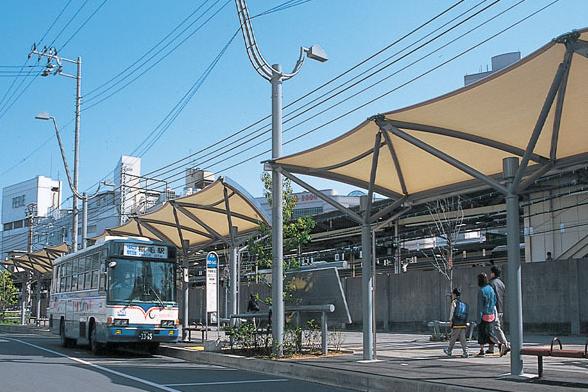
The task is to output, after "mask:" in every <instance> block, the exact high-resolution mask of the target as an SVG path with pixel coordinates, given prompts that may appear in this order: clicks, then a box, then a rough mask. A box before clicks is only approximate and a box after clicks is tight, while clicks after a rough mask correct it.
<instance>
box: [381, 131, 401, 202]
mask: <svg viewBox="0 0 588 392" xmlns="http://www.w3.org/2000/svg"><path fill="white" fill-rule="evenodd" d="M378 126H380V124H379V123H378ZM380 134H382V135H384V140H386V145H387V146H388V151H389V152H390V155H391V156H392V161H393V162H394V168H396V174H397V175H398V181H399V182H400V187H401V188H402V193H403V194H404V195H405V196H406V195H408V191H407V188H406V181H404V174H402V169H401V168H400V161H399V160H398V155H397V154H396V149H395V148H394V144H392V139H391V138H390V135H388V132H386V131H385V130H383V129H382V128H381V127H380Z"/></svg>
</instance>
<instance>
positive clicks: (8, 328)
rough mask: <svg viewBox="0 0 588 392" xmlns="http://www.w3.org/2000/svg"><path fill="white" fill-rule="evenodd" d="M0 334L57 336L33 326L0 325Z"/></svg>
mask: <svg viewBox="0 0 588 392" xmlns="http://www.w3.org/2000/svg"><path fill="white" fill-rule="evenodd" d="M0 333H26V334H36V335H43V336H56V335H53V334H52V333H51V331H50V330H49V329H48V328H47V329H42V328H38V327H35V326H31V325H0Z"/></svg>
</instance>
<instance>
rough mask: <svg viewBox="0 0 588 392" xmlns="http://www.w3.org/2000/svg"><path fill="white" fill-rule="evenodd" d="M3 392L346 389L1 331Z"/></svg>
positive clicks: (0, 380) (0, 379) (306, 391)
mask: <svg viewBox="0 0 588 392" xmlns="http://www.w3.org/2000/svg"><path fill="white" fill-rule="evenodd" d="M0 391H1V392H21V391H23V392H25V391H26V392H53V391H55V392H69V391H84V392H86V391H88V392H91V391H100V392H105V391H125V392H130V391H168V392H175V391H238V392H247V391H255V392H263V391H279V392H287V391H304V392H314V391H317V392H318V391H324V392H331V391H332V392H334V391H346V390H345V389H341V388H333V387H328V386H324V385H320V384H314V383H310V382H304V381H299V380H294V379H290V378H286V377H278V376H273V375H266V374H262V373H255V372H248V371H242V370H235V369H229V368H225V367H220V366H213V365H206V364H198V363H193V362H186V361H183V360H181V359H176V358H171V357H166V356H161V355H153V356H152V355H147V354H139V353H130V352H127V351H111V352H109V353H107V354H105V355H103V356H94V355H92V354H91V353H90V352H89V351H88V350H87V349H86V348H85V347H77V348H62V347H61V346H60V344H59V340H58V339H57V338H54V337H45V336H39V335H21V334H0Z"/></svg>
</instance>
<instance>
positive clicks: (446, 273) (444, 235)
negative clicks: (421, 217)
mask: <svg viewBox="0 0 588 392" xmlns="http://www.w3.org/2000/svg"><path fill="white" fill-rule="evenodd" d="M427 210H428V212H429V216H430V217H431V220H432V221H433V223H434V226H433V229H432V230H431V235H432V237H433V241H434V242H433V249H432V251H431V252H430V253H431V254H427V252H424V253H425V254H426V255H427V256H429V257H431V264H432V265H433V267H435V269H436V270H437V271H438V272H439V273H440V274H441V275H442V276H443V277H444V278H445V279H447V281H448V283H449V292H451V291H452V290H453V256H454V255H455V251H456V248H455V245H456V244H457V239H458V237H459V235H460V233H461V231H462V228H463V218H464V213H463V207H462V199H461V197H459V196H456V197H450V198H445V199H440V200H437V201H435V202H431V203H429V204H427Z"/></svg>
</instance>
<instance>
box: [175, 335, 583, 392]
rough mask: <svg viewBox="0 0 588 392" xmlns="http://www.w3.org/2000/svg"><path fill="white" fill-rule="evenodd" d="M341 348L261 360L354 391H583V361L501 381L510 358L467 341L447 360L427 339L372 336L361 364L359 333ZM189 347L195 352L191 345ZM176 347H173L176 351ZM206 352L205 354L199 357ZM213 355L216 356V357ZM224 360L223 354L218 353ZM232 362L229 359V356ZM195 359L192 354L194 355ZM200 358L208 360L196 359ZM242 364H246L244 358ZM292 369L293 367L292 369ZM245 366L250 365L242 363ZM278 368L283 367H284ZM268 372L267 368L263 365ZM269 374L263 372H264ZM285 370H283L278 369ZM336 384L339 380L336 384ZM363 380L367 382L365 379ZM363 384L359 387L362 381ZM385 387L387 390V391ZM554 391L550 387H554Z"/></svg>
mask: <svg viewBox="0 0 588 392" xmlns="http://www.w3.org/2000/svg"><path fill="white" fill-rule="evenodd" d="M344 336H345V342H344V343H343V345H342V348H344V349H346V350H353V352H354V353H353V354H342V355H334V356H328V357H316V358H311V359H297V360H281V361H263V362H280V363H283V364H284V365H285V366H286V367H287V371H288V372H294V373H288V374H289V375H293V376H296V371H297V370H295V369H299V373H300V375H301V378H304V379H307V380H308V379H312V378H313V377H314V380H315V381H317V382H321V379H322V378H324V380H323V381H324V382H326V383H329V384H331V385H332V384H333V382H339V384H338V385H339V386H349V387H355V388H356V389H359V390H362V389H364V390H398V391H404V390H407V391H411V390H414V391H442V390H448V391H450V390H451V391H455V390H468V389H470V388H480V389H484V390H492V391H516V392H523V391H546V392H547V391H549V392H553V391H554V390H557V391H560V390H561V391H570V392H572V391H583V392H586V390H588V360H587V359H578V360H576V359H566V358H545V360H544V378H543V379H542V380H537V379H535V380H526V381H511V380H506V379H501V378H500V376H502V375H506V374H508V373H509V370H510V356H509V355H507V356H505V357H502V358H501V357H499V356H498V355H486V356H484V357H476V354H477V352H478V351H479V348H478V346H477V344H476V342H475V341H472V342H470V345H469V352H470V355H471V356H470V357H469V358H461V349H460V347H459V343H458V344H457V347H456V348H455V349H454V352H453V353H454V356H453V357H451V358H448V357H447V356H446V355H445V354H444V353H443V351H442V350H443V348H444V347H446V344H447V343H445V342H430V341H429V336H428V335H416V334H392V333H378V335H377V340H378V344H377V349H378V352H377V360H376V361H373V362H364V361H362V352H361V349H362V347H361V346H362V344H361V342H362V335H361V333H360V332H345V333H344ZM585 341H586V338H583V337H563V338H562V342H563V344H564V346H565V347H564V348H578V349H584V343H585ZM525 342H526V343H525V345H542V344H548V343H549V342H550V337H548V336H528V337H526V338H525ZM178 346H179V347H181V346H189V347H190V348H189V349H190V350H194V351H193V352H195V351H197V350H198V348H197V345H194V344H191V345H185V344H180V345H178ZM179 347H178V348H179ZM203 354H206V353H203ZM218 356H219V355H218V354H217V357H218ZM220 356H223V357H226V355H220ZM232 357H233V358H232V360H233V359H234V356H232ZM195 358H196V360H198V359H197V358H198V355H196V356H195ZM200 358H201V360H202V359H204V358H206V359H205V360H207V361H208V360H210V359H209V358H213V359H212V360H213V361H214V360H215V359H214V356H213V357H204V356H200ZM241 362H242V363H244V364H245V363H247V362H251V360H249V359H247V360H246V359H243V360H241ZM524 364H525V366H524V370H525V373H528V374H536V373H537V359H536V358H535V357H527V356H525V357H524ZM292 365H294V366H292ZM246 366H251V364H250V363H247V365H246ZM286 367H284V369H286ZM268 369H269V367H268ZM268 371H269V370H268ZM284 371H285V370H284ZM360 377H361V378H366V379H371V380H372V381H373V383H372V384H369V385H370V386H365V387H363V388H362V387H357V386H352V384H353V382H354V378H360ZM337 380H339V381H337ZM368 381H369V380H368ZM364 384H365V383H364ZM386 385H389V386H390V387H389V388H387V387H386ZM554 387H555V388H556V389H554Z"/></svg>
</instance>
